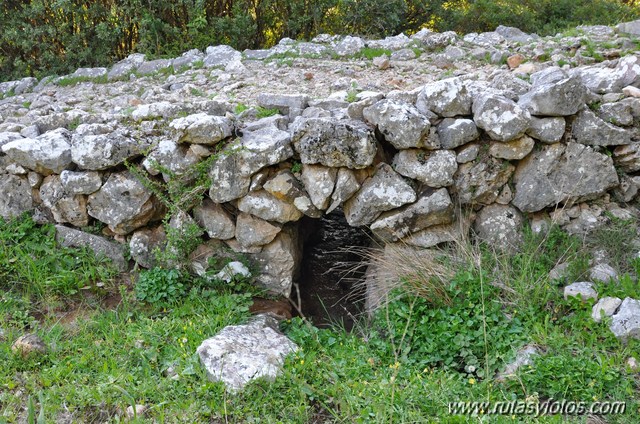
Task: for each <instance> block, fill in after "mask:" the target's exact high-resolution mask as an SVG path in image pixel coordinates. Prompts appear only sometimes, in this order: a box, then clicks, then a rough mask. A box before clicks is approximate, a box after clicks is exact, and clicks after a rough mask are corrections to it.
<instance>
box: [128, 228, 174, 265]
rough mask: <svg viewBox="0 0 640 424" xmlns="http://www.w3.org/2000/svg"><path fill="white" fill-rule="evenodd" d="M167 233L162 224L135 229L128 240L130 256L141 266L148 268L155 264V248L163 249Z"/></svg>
mask: <svg viewBox="0 0 640 424" xmlns="http://www.w3.org/2000/svg"><path fill="white" fill-rule="evenodd" d="M166 244H167V235H166V233H165V231H164V228H163V226H162V225H160V226H158V227H156V228H153V229H151V228H144V229H142V230H139V231H136V232H135V233H133V235H132V236H131V240H129V252H130V253H131V258H132V259H133V260H134V261H136V263H137V264H138V265H140V266H141V267H144V268H147V269H150V268H153V267H154V266H155V265H156V250H158V249H159V250H164V248H165V247H166Z"/></svg>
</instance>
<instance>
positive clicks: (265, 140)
mask: <svg viewBox="0 0 640 424" xmlns="http://www.w3.org/2000/svg"><path fill="white" fill-rule="evenodd" d="M292 156H293V149H292V147H291V137H290V136H289V133H288V132H286V131H281V130H279V129H278V128H276V127H275V126H266V127H262V128H259V129H258V130H256V131H250V132H245V133H244V134H243V137H242V139H241V140H240V141H237V142H234V143H232V144H230V145H228V146H227V147H226V148H225V150H223V152H222V154H220V156H219V158H218V159H216V160H215V161H214V162H213V163H212V164H211V168H210V170H209V176H210V177H211V181H213V184H212V186H211V189H210V190H209V197H210V198H211V199H212V200H213V201H214V202H216V203H224V202H229V201H231V200H234V199H238V198H240V197H242V196H244V195H245V194H247V192H248V191H249V185H250V184H251V176H252V175H253V174H255V173H257V172H258V171H260V170H261V169H262V168H264V167H265V166H270V165H275V164H277V163H280V162H283V161H285V160H287V159H289V158H291V157H292Z"/></svg>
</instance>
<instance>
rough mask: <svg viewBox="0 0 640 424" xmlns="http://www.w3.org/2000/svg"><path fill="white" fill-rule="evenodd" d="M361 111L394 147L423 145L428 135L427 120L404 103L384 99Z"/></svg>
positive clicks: (429, 124)
mask: <svg viewBox="0 0 640 424" xmlns="http://www.w3.org/2000/svg"><path fill="white" fill-rule="evenodd" d="M362 113H363V116H364V118H365V119H366V120H367V121H368V122H370V123H372V124H373V125H376V126H377V127H378V130H379V131H380V133H382V135H384V138H385V139H386V140H387V141H388V142H390V143H391V144H392V145H393V146H394V147H395V148H396V149H408V148H411V147H423V145H424V139H425V138H427V137H428V136H429V128H430V127H431V123H430V122H429V120H428V119H427V118H425V117H424V116H423V115H422V114H420V112H418V110H417V109H416V108H415V107H413V106H411V105H408V104H406V103H396V102H393V101H391V100H387V99H385V100H381V101H379V102H377V103H375V104H374V105H372V106H369V107H367V108H365V109H364V110H363V111H362Z"/></svg>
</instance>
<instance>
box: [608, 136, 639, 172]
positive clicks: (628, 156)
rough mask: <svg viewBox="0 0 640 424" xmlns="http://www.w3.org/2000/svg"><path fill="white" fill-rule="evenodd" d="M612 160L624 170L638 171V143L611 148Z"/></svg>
mask: <svg viewBox="0 0 640 424" xmlns="http://www.w3.org/2000/svg"><path fill="white" fill-rule="evenodd" d="M613 162H614V163H615V164H616V167H618V168H620V169H622V170H623V171H625V172H637V171H640V143H637V142H636V143H631V144H627V145H625V146H618V147H616V148H615V149H614V150H613Z"/></svg>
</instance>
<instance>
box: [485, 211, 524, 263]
mask: <svg viewBox="0 0 640 424" xmlns="http://www.w3.org/2000/svg"><path fill="white" fill-rule="evenodd" d="M473 228H474V230H475V233H476V235H477V236H478V238H479V239H480V240H482V241H484V242H486V243H487V244H489V245H490V246H492V247H495V248H497V249H499V250H505V251H517V250H518V249H519V248H520V245H521V244H522V242H523V240H524V237H523V233H522V231H523V229H524V218H523V217H522V214H521V213H520V211H519V210H518V209H516V208H514V207H513V206H511V205H500V204H497V203H494V204H492V205H488V206H485V207H484V208H482V210H480V212H479V213H478V215H477V216H476V220H475V222H474V223H473Z"/></svg>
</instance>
